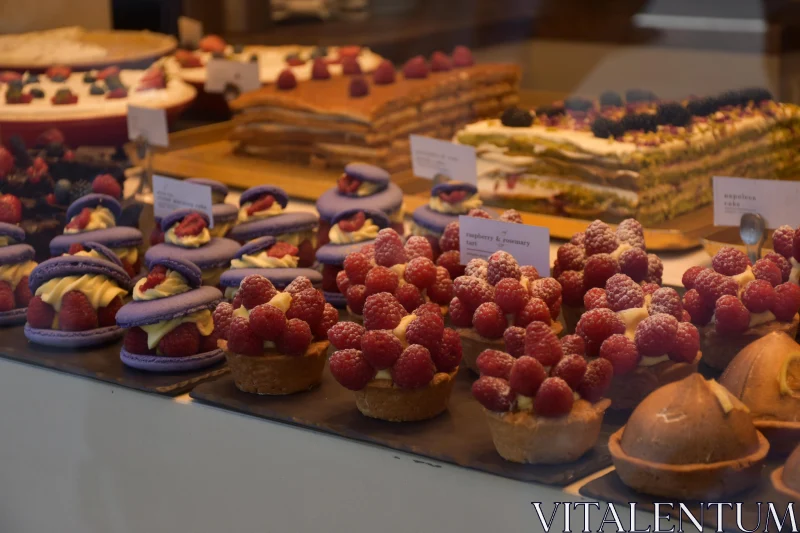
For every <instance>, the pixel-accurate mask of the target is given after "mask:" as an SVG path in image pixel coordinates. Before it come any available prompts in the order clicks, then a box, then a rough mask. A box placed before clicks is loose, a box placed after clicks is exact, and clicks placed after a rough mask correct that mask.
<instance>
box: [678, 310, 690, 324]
mask: <svg viewBox="0 0 800 533" xmlns="http://www.w3.org/2000/svg"><path fill="white" fill-rule="evenodd" d="M680 321H681V322H690V323H691V321H692V315H690V314H689V311H687V310H686V309H684V310H683V312H682V313H681V320H680Z"/></svg>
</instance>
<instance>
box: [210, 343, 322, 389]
mask: <svg viewBox="0 0 800 533" xmlns="http://www.w3.org/2000/svg"><path fill="white" fill-rule="evenodd" d="M218 345H219V347H220V348H221V349H222V350H223V351H224V352H225V358H226V359H227V360H228V366H229V367H230V368H231V374H233V382H234V383H235V384H236V388H237V389H239V390H240V391H242V392H249V393H252V394H261V395H267V396H282V395H286V394H293V393H295V392H302V391H306V390H309V389H312V388H314V387H316V386H317V385H319V384H320V383H321V382H322V371H323V370H324V368H325V361H327V360H328V359H327V353H328V346H330V342H328V341H320V342H312V343H311V344H310V345H309V347H308V349H307V350H306V353H305V354H304V355H302V356H289V355H282V354H279V353H278V352H277V351H275V350H272V351H265V352H264V353H263V354H262V355H258V356H251V355H241V354H237V353H233V352H231V351H229V350H228V342H227V341H225V340H220V341H219V343H218Z"/></svg>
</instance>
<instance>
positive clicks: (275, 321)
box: [250, 300, 295, 342]
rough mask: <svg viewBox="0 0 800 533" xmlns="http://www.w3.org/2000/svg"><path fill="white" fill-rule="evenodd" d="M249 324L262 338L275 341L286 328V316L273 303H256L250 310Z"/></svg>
mask: <svg viewBox="0 0 800 533" xmlns="http://www.w3.org/2000/svg"><path fill="white" fill-rule="evenodd" d="M294 302H295V301H294V300H292V305H294ZM250 326H251V327H252V328H253V331H255V333H256V335H258V336H259V337H260V338H261V339H262V340H265V341H271V342H276V341H277V340H278V339H280V338H281V335H283V332H284V331H285V330H286V316H285V315H284V314H283V311H281V310H280V309H278V308H277V307H275V306H274V305H270V304H261V305H257V306H255V307H254V308H253V309H252V311H250Z"/></svg>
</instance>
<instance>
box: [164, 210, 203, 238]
mask: <svg viewBox="0 0 800 533" xmlns="http://www.w3.org/2000/svg"><path fill="white" fill-rule="evenodd" d="M191 214H195V215H200V217H201V218H202V219H203V220H204V221H205V223H206V226H208V224H209V222H210V220H209V219H208V215H207V214H205V213H203V212H202V211H197V210H195V209H176V210H175V211H173V212H172V213H170V214H169V215H167V216H165V217H164V218H162V219H161V231H163V232H164V233H166V232H167V230H169V228H171V227H172V226H174V225H175V224H177V223H179V222H181V221H182V220H183V219H184V218H186V217H187V216H189V215H191Z"/></svg>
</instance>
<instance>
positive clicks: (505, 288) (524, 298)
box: [494, 278, 531, 314]
mask: <svg viewBox="0 0 800 533" xmlns="http://www.w3.org/2000/svg"><path fill="white" fill-rule="evenodd" d="M530 298H531V296H530V293H529V292H528V290H527V289H526V288H525V287H523V286H522V284H521V283H520V282H519V281H517V280H515V279H514V278H503V279H501V280H500V281H499V282H498V283H497V286H496V287H495V288H494V301H495V302H496V303H497V305H499V306H500V308H501V309H502V310H503V312H504V313H506V314H516V313H519V312H520V311H521V310H522V308H524V307H525V304H527V303H528V300H530Z"/></svg>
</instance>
